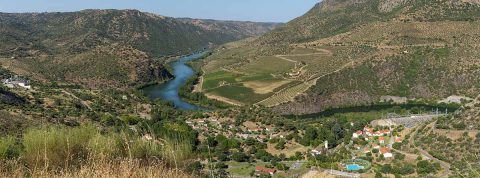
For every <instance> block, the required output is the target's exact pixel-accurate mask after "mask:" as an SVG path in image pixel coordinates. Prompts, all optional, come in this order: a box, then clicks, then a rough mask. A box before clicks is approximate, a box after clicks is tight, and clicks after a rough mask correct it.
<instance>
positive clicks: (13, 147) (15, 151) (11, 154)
mask: <svg viewBox="0 0 480 178" xmlns="http://www.w3.org/2000/svg"><path fill="white" fill-rule="evenodd" d="M19 154H20V146H19V145H18V144H17V143H16V140H15V138H14V137H5V138H0V159H12V158H16V157H18V155H19Z"/></svg>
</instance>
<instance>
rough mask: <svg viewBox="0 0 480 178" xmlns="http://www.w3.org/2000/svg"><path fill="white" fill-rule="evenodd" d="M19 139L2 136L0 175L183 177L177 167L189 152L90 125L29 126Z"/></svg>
mask: <svg viewBox="0 0 480 178" xmlns="http://www.w3.org/2000/svg"><path fill="white" fill-rule="evenodd" d="M19 140H20V141H17V139H16V138H14V137H5V138H0V177H5V176H6V175H8V176H7V177H18V176H20V177H22V176H25V175H28V176H32V177H132V176H133V177H165V176H163V175H164V174H165V175H172V176H173V175H175V176H180V177H184V176H183V175H184V174H183V173H182V172H181V171H179V170H178V169H180V168H183V167H184V166H185V164H186V163H188V160H189V159H190V158H192V155H193V154H192V145H191V143H190V142H189V141H182V140H181V139H162V138H154V139H151V140H148V139H144V138H142V137H140V136H139V135H135V134H132V133H127V132H110V133H108V134H102V133H101V132H100V131H99V130H98V129H97V128H96V127H95V126H93V125H83V126H80V127H76V128H65V127H46V128H37V129H30V130H27V131H26V132H25V134H23V137H22V138H21V139H19ZM165 166H170V167H174V169H172V170H171V169H168V168H166V167H165ZM170 171H174V172H170ZM103 174H104V175H105V176H102V175H103ZM134 175H135V176H134ZM185 176H187V175H185ZM167 177H168V176H167Z"/></svg>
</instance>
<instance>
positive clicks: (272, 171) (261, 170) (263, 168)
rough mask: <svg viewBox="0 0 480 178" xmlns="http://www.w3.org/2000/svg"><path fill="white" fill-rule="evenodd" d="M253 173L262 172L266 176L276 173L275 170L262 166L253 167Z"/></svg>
mask: <svg viewBox="0 0 480 178" xmlns="http://www.w3.org/2000/svg"><path fill="white" fill-rule="evenodd" d="M255 171H258V172H263V173H268V174H274V173H275V172H277V170H276V169H273V168H266V167H264V166H255Z"/></svg>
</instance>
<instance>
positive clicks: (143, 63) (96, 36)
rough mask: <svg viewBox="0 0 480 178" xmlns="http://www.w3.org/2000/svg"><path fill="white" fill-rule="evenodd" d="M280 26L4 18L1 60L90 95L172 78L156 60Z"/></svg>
mask: <svg viewBox="0 0 480 178" xmlns="http://www.w3.org/2000/svg"><path fill="white" fill-rule="evenodd" d="M277 25H278V24H276V23H253V22H235V21H214V20H198V19H175V18H170V17H164V16H159V15H155V14H151V13H145V12H140V11H137V10H84V11H79V12H66V13H20V14H16V13H13V14H12V13H0V57H3V58H12V57H13V58H15V59H14V60H10V61H2V64H3V66H6V67H9V68H11V70H13V71H16V72H19V73H22V74H25V75H32V76H34V77H36V78H38V79H43V80H58V81H69V82H75V83H80V84H83V85H87V86H90V87H103V86H107V85H111V86H128V85H134V84H136V83H142V82H147V81H151V80H156V79H161V78H165V77H168V75H167V74H166V73H165V71H164V70H163V69H164V68H163V66H162V63H163V62H162V61H158V60H153V59H154V58H159V57H165V56H173V55H183V54H188V53H191V52H193V51H197V50H200V49H203V48H206V47H211V46H214V45H219V44H223V43H226V42H229V41H235V40H239V39H243V38H247V37H251V36H255V35H260V34H263V33H265V32H267V31H269V30H271V29H273V28H275V27H276V26H277Z"/></svg>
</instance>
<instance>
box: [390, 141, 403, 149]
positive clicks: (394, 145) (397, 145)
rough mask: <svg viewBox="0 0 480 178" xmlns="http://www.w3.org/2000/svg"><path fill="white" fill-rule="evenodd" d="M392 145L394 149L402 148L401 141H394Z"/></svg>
mask: <svg viewBox="0 0 480 178" xmlns="http://www.w3.org/2000/svg"><path fill="white" fill-rule="evenodd" d="M392 147H393V148H394V149H396V150H400V149H401V148H402V143H394V144H393V145H392Z"/></svg>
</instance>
